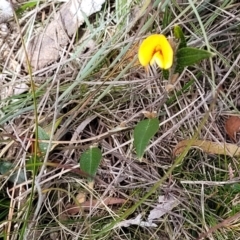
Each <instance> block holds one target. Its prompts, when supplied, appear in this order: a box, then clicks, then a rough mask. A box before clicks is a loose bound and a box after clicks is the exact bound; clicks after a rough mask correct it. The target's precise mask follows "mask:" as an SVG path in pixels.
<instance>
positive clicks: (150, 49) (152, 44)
mask: <svg viewBox="0 0 240 240" xmlns="http://www.w3.org/2000/svg"><path fill="white" fill-rule="evenodd" d="M138 59H139V62H140V63H141V65H142V66H144V67H146V66H147V65H148V64H149V63H150V64H151V65H152V64H154V63H157V65H158V66H159V67H160V68H163V69H169V68H170V67H171V66H172V64H173V49H172V47H171V45H170V43H169V42H168V40H167V38H166V37H165V36H164V35H162V34H153V35H150V36H149V37H147V38H146V39H145V40H143V42H142V43H141V45H140V47H139V50H138Z"/></svg>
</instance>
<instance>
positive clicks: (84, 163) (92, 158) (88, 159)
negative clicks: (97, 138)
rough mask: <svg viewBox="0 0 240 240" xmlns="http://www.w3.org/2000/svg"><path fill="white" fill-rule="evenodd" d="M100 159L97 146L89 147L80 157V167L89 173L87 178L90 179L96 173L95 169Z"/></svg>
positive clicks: (100, 155)
mask: <svg viewBox="0 0 240 240" xmlns="http://www.w3.org/2000/svg"><path fill="white" fill-rule="evenodd" d="M101 159H102V153H101V150H100V149H99V148H97V147H90V149H88V150H87V151H85V152H84V153H83V154H82V155H81V158H80V168H81V170H82V171H84V172H85V173H87V174H88V175H89V177H88V180H89V181H91V180H93V178H94V177H95V175H96V173H97V169H98V167H99V164H100V162H101Z"/></svg>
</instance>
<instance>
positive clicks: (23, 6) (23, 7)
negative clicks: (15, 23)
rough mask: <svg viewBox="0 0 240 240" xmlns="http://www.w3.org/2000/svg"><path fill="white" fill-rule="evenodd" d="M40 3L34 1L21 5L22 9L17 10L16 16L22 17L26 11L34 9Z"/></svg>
mask: <svg viewBox="0 0 240 240" xmlns="http://www.w3.org/2000/svg"><path fill="white" fill-rule="evenodd" d="M37 3H38V1H37V0H33V1H28V2H26V3H25V4H23V5H21V7H19V8H17V10H16V14H17V15H18V16H19V15H21V14H22V13H23V12H24V11H25V10H28V9H32V8H33V7H35V6H36V5H37Z"/></svg>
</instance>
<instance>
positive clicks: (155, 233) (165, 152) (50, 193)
mask: <svg viewBox="0 0 240 240" xmlns="http://www.w3.org/2000/svg"><path fill="white" fill-rule="evenodd" d="M165 2H166V3H167V2H168V1H165ZM169 2H170V1H169ZM176 2H179V3H176ZM176 2H175V3H171V4H169V5H168V7H167V9H166V10H167V11H166V14H165V15H164V12H161V8H160V7H159V8H157V7H156V3H155V2H154V3H153V6H154V7H152V8H151V9H150V11H146V13H145V14H144V16H142V17H141V18H140V19H137V18H136V16H137V14H138V11H139V9H140V7H141V5H140V3H138V2H137V1H135V2H133V3H131V4H130V5H129V6H128V8H126V7H125V8H122V9H121V4H120V3H118V1H116V3H112V2H111V1H109V2H107V3H106V4H105V5H104V7H103V9H102V10H101V11H100V12H99V13H97V14H95V15H94V16H92V17H91V18H90V24H91V27H92V29H93V31H92V32H91V31H89V26H88V25H87V24H86V25H84V26H82V27H81V31H82V32H84V33H85V35H84V38H85V39H86V42H87V43H89V40H90V39H91V40H93V43H94V45H93V46H92V45H89V46H88V50H86V51H84V53H82V54H81V52H82V44H83V43H79V42H78V41H77V39H75V40H74V39H73V43H74V44H73V45H72V46H70V47H69V49H68V51H67V54H65V55H62V56H61V57H60V59H59V61H58V62H57V63H53V64H51V65H50V66H47V67H46V68H44V69H40V70H39V71H37V72H33V80H34V82H35V91H36V92H35V93H36V98H35V99H33V98H32V92H31V91H30V90H29V91H28V92H25V93H22V94H21V95H9V96H8V98H3V97H2V100H1V102H0V114H1V119H0V124H1V125H0V126H1V132H0V137H1V143H0V158H1V159H2V161H7V162H12V163H14V166H15V168H14V169H15V171H16V172H20V170H21V173H22V172H24V174H25V176H26V177H27V182H24V183H23V184H21V186H16V185H17V184H15V185H14V184H13V183H11V181H8V179H9V177H10V175H11V174H10V173H7V174H5V176H3V175H2V176H1V190H0V194H1V199H2V201H1V205H0V206H1V213H0V217H1V218H0V219H1V231H2V234H1V237H3V238H6V239H24V238H25V239H30V237H31V238H33V239H114V240H115V239H116V240H117V239H196V238H197V237H198V236H199V234H201V233H204V232H206V231H208V229H209V228H211V227H213V226H215V225H217V224H218V223H221V222H222V221H223V220H224V219H225V220H226V219H228V218H230V217H231V216H234V214H236V213H238V212H239V209H240V205H239V202H238V198H239V186H240V185H239V183H238V179H239V163H238V159H236V158H230V157H226V156H216V155H209V154H206V153H204V152H201V151H200V150H197V149H195V150H190V151H189V152H188V154H187V155H186V156H185V157H184V158H183V159H182V160H181V162H179V164H178V165H177V166H176V167H174V169H172V170H173V171H172V172H169V171H168V170H169V169H170V168H171V166H172V165H173V163H174V162H175V161H176V159H175V158H174V157H173V155H172V151H173V149H174V147H175V145H176V144H177V143H178V142H179V141H181V140H184V139H188V138H191V137H192V136H194V134H196V132H198V133H199V135H198V138H199V139H205V140H211V141H214V142H224V141H230V139H228V137H227V136H226V132H225V129H224V122H225V119H226V117H227V116H229V115H231V114H236V113H237V114H238V113H239V108H240V102H239V94H238V93H239V87H240V83H239V82H240V81H239V71H240V65H239V63H240V41H239V40H240V3H238V1H228V0H225V1H198V2H199V3H196V4H195V5H194V6H195V8H193V7H192V6H191V3H192V1H189V2H188V1H186V3H184V2H185V1H176ZM180 2H181V3H180ZM182 2H183V3H182ZM42 4H45V5H44V9H45V13H46V14H47V15H48V14H49V15H50V14H51V11H53V9H52V6H53V3H52V2H51V1H49V2H48V3H40V6H41V5H42ZM116 4H118V5H117V6H116ZM55 7H56V10H57V9H58V7H59V4H56V5H55ZM195 10H196V11H195ZM30 11H31V13H32V14H34V11H35V9H31V10H29V11H26V12H24V13H23V15H22V16H21V18H22V19H24V20H23V21H20V23H21V28H22V29H25V30H24V34H27V32H28V30H30V28H32V27H33V26H34V25H35V24H36V23H35V22H28V19H30V16H28V14H29V13H30ZM121 11H123V12H121ZM123 14H126V16H125V17H123ZM197 14H198V16H197ZM25 16H26V18H24V17H25ZM141 19H143V21H142V20H141ZM134 20H137V21H136V22H135V23H134ZM42 24H48V21H43V23H42ZM176 24H178V25H180V26H181V27H182V29H183V30H184V33H185V35H186V37H187V41H188V45H189V46H194V47H198V48H203V49H209V50H210V51H211V52H214V53H216V56H215V57H214V58H213V59H211V60H205V61H202V62H201V63H200V64H198V65H195V66H192V67H189V68H186V69H185V70H184V72H183V73H182V74H181V76H180V77H179V78H178V80H177V82H176V83H175V90H174V91H172V92H170V93H167V92H166V90H165V86H166V84H167V81H166V80H164V79H163V77H162V74H161V72H160V71H159V70H158V69H152V72H151V71H150V72H148V73H146V72H145V69H143V68H142V67H141V66H139V65H138V64H135V63H136V61H135V60H136V56H135V52H134V51H136V47H134V46H138V43H139V41H140V40H141V39H143V38H144V37H145V36H146V35H147V34H149V33H150V32H163V33H164V34H166V35H172V32H171V31H172V29H173V26H174V25H176ZM10 25H11V29H12V33H11V35H9V38H11V39H12V40H15V39H17V40H18V41H12V40H11V41H10V40H9V41H10V42H9V43H8V45H9V46H8V54H7V55H6V58H5V59H2V60H1V61H2V62H1V63H0V69H1V72H2V74H1V77H2V79H1V87H2V89H4V88H5V87H7V86H9V87H11V83H13V82H14V81H15V82H16V81H22V82H25V83H29V81H28V80H29V75H28V73H27V72H26V71H25V70H23V69H20V71H17V70H16V68H13V66H11V65H9V64H7V61H8V60H7V59H14V60H17V56H16V52H17V49H18V47H19V46H20V44H21V43H20V40H19V39H20V38H19V34H18V31H17V27H16V25H15V22H11V23H10ZM27 29H28V30H27ZM32 34H34V31H33V32H32ZM83 42H84V43H86V42H85V41H83ZM126 53H127V54H126ZM132 53H133V54H132ZM131 55H133V56H131ZM129 56H130V57H129ZM14 69H15V70H14ZM220 87H221V89H223V90H222V91H220V94H218V95H217V98H216V102H215V103H214V105H213V106H212V107H210V105H211V103H212V102H213V99H214V93H215V92H216V91H217V90H219V89H220ZM1 94H3V92H1ZM34 101H35V102H36V104H37V112H38V122H39V125H40V126H41V127H42V128H43V129H45V130H48V132H49V133H50V139H51V140H53V141H58V144H56V145H55V147H54V149H53V150H51V151H50V149H48V151H47V152H46V154H44V155H42V156H40V157H38V159H39V160H40V161H42V162H45V163H47V166H44V171H43V168H42V166H41V167H39V169H38V171H36V172H35V174H32V173H31V172H26V164H27V163H28V162H29V160H30V159H32V158H33V155H34V152H33V150H32V149H31V146H32V140H31V139H32V138H34V134H33V132H34V127H35V120H36V117H35V116H34V111H33V110H34V104H33V103H34ZM143 110H145V111H157V114H158V116H159V119H160V122H161V123H160V129H159V132H158V133H157V134H156V136H155V137H154V138H153V139H152V141H151V144H150V145H149V147H148V149H147V151H146V154H145V156H144V159H143V162H139V161H138V159H137V158H136V155H135V151H134V148H133V145H132V138H133V131H132V129H133V127H134V126H135V125H136V123H137V122H138V121H139V120H141V119H143V118H144V116H143V113H142V112H143ZM207 114H209V115H207ZM206 116H207V119H206V121H205V123H204V125H203V126H201V125H202V122H203V120H204V118H205V117H206ZM120 125H121V126H126V127H127V128H126V130H125V131H116V132H111V130H113V129H115V128H116V127H117V126H120ZM52 126H56V129H54V127H53V130H54V131H52ZM99 136H100V137H99ZM62 141H69V144H66V143H63V142H62ZM73 141H78V143H73ZM92 144H98V146H99V147H100V148H101V151H102V153H103V160H102V162H101V165H100V168H99V170H98V173H97V179H96V182H95V185H94V190H91V189H89V187H88V185H87V182H86V180H85V178H84V177H83V176H82V175H81V174H79V172H73V171H72V170H71V169H70V167H69V166H71V168H75V169H77V168H78V166H79V158H80V156H81V154H82V152H83V151H84V150H85V149H87V148H88V147H89V146H90V145H92ZM53 163H55V165H54V166H53V165H51V164H53ZM56 163H57V164H59V165H57V164H56ZM63 166H65V167H63ZM66 166H68V167H66ZM230 167H231V169H232V171H233V179H234V180H235V181H234V183H233V182H232V181H229V180H231V179H230V176H229V171H230ZM33 178H34V179H35V184H36V186H37V189H35V190H34V191H33V189H32V186H33V185H32V179H33ZM160 181H161V182H160ZM184 181H190V182H188V183H184ZM196 181H198V183H196ZM206 182H207V183H206ZM217 182H224V183H225V184H221V185H217V184H215V183H217ZM229 183H231V184H229ZM10 189H15V190H14V191H10ZM153 190H154V191H153ZM81 191H86V192H91V194H89V195H88V200H94V199H100V200H102V199H104V198H106V197H114V198H117V199H120V198H121V199H126V200H127V201H126V203H125V204H122V205H121V204H119V205H118V204H117V205H111V204H107V205H103V206H99V207H97V206H96V207H93V208H92V209H91V210H90V211H79V213H77V214H75V215H73V214H69V213H68V212H67V208H68V205H69V204H70V203H71V204H73V203H74V202H75V201H76V199H75V198H76V196H77V194H79V192H81ZM149 193H152V194H149ZM160 195H165V196H166V198H167V197H169V196H173V197H174V198H176V199H178V200H179V201H180V204H179V205H178V206H177V207H175V208H174V209H173V210H172V211H171V212H169V213H168V214H165V215H164V216H163V217H162V218H160V219H159V220H157V221H156V223H157V225H158V227H157V228H147V227H146V228H143V227H139V226H130V227H125V228H114V225H115V224H117V223H119V222H121V221H122V220H124V219H130V218H133V217H136V216H137V215H138V214H139V213H141V214H145V216H147V214H148V213H149V211H150V210H151V209H152V208H153V207H154V206H155V205H156V203H157V199H158V196H160ZM8 220H9V221H8ZM235 220H236V221H235V222H234V221H230V223H229V224H225V225H223V226H220V227H219V228H217V229H214V231H213V232H212V233H211V234H210V235H209V236H208V237H209V239H239V238H240V231H239V226H238V219H235ZM8 234H10V236H9V237H8V236H7V235H8ZM27 235H28V236H27Z"/></svg>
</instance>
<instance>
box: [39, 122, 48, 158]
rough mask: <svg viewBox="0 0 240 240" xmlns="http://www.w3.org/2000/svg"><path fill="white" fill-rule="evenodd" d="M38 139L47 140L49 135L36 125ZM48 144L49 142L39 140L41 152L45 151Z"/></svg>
mask: <svg viewBox="0 0 240 240" xmlns="http://www.w3.org/2000/svg"><path fill="white" fill-rule="evenodd" d="M38 139H39V140H49V139H50V137H49V135H48V134H47V133H46V131H45V130H44V129H43V128H41V127H40V126H38ZM48 144H49V143H44V142H39V145H38V146H39V149H40V152H41V153H44V154H45V153H46V152H47V149H48Z"/></svg>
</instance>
